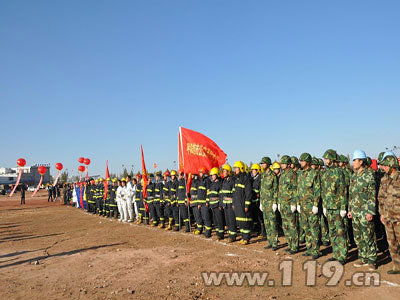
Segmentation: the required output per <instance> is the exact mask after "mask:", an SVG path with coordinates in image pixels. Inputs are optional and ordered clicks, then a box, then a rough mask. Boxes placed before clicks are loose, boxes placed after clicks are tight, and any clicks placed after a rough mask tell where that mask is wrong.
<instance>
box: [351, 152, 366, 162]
mask: <svg viewBox="0 0 400 300" xmlns="http://www.w3.org/2000/svg"><path fill="white" fill-rule="evenodd" d="M355 159H367V154H365V152H364V151H362V150H356V151H354V152H353V160H355Z"/></svg>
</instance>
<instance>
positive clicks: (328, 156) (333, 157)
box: [323, 149, 337, 160]
mask: <svg viewBox="0 0 400 300" xmlns="http://www.w3.org/2000/svg"><path fill="white" fill-rule="evenodd" d="M323 158H325V159H330V160H336V159H337V154H336V151H335V150H333V149H328V150H326V151H325V153H324V155H323Z"/></svg>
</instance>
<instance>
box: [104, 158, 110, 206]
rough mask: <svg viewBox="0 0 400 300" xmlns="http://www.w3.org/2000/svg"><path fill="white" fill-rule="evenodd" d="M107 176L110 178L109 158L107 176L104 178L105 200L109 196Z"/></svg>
mask: <svg viewBox="0 0 400 300" xmlns="http://www.w3.org/2000/svg"><path fill="white" fill-rule="evenodd" d="M107 178H110V172H109V170H108V160H107V167H106V176H105V178H104V200H105V199H106V198H107V193H108V181H107Z"/></svg>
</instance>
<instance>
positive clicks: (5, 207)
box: [0, 192, 400, 300]
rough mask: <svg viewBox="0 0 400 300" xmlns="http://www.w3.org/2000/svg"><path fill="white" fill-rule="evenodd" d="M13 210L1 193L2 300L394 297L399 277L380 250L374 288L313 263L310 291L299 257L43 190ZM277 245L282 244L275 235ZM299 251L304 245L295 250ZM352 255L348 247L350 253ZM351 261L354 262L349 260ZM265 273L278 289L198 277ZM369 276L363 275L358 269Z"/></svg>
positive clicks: (15, 201) (13, 201)
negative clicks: (108, 214) (287, 265)
mask: <svg viewBox="0 0 400 300" xmlns="http://www.w3.org/2000/svg"><path fill="white" fill-rule="evenodd" d="M26 202H27V204H26V205H25V206H20V205H19V194H17V195H15V196H13V197H12V198H8V197H7V196H0V286H1V289H0V299H242V300H243V299H374V298H378V299H399V298H400V297H399V295H400V275H387V274H386V271H387V270H388V269H389V268H390V267H391V265H390V262H389V259H388V258H387V253H379V261H380V263H381V265H380V266H379V269H378V272H379V273H380V274H381V278H380V285H379V286H372V287H365V286H364V287H358V286H351V287H348V286H345V281H346V279H349V278H351V276H352V274H353V273H354V272H358V271H360V269H356V268H354V267H353V265H352V264H353V263H352V262H351V263H348V264H346V265H345V267H344V275H343V278H342V280H341V281H340V282H339V284H338V285H337V286H334V287H327V286H326V285H325V284H326V283H327V282H328V278H325V277H324V275H322V274H321V264H323V263H324V262H325V261H326V259H327V258H329V257H331V254H330V253H329V252H330V247H328V248H324V249H323V252H324V254H326V255H325V256H323V257H321V258H319V259H318V267H317V272H316V280H317V281H316V286H314V287H308V286H306V285H305V277H306V275H305V274H306V273H305V271H303V269H302V267H303V265H302V264H303V263H304V262H305V261H306V260H307V258H306V257H303V256H302V255H301V254H302V253H304V252H301V253H299V254H296V255H293V256H290V255H288V254H287V253H286V252H284V249H285V247H283V248H282V249H279V250H278V251H276V252H273V251H271V250H265V249H264V247H265V246H266V245H267V243H266V242H265V241H264V240H260V239H258V238H255V239H253V240H252V243H251V244H250V245H247V246H242V245H239V244H238V243H233V244H228V243H227V242H226V241H221V242H219V241H216V240H215V239H212V240H207V239H205V238H204V236H195V235H193V234H192V233H183V232H167V231H165V230H161V229H158V228H151V227H150V226H146V225H137V224H132V223H120V222H118V221H117V220H115V219H113V220H109V219H107V218H103V217H100V216H95V215H89V214H87V213H85V212H84V211H82V210H80V209H77V208H73V207H69V206H64V205H62V204H61V203H60V202H58V203H48V202H47V198H46V195H45V192H40V193H39V194H38V195H37V197H35V198H34V199H31V198H30V193H27V199H26ZM280 241H281V244H284V238H283V237H280ZM302 250H304V247H303V248H302ZM352 255H353V257H354V256H355V249H352ZM285 259H292V260H293V277H292V280H293V282H292V285H291V286H282V271H280V270H279V264H280V262H282V261H283V260H285ZM354 259H355V257H354V258H353V260H354ZM204 271H205V272H213V271H216V272H231V271H236V272H256V271H262V272H268V273H269V275H268V279H273V280H275V286H269V285H268V284H265V285H264V286H250V285H248V284H247V283H245V284H244V285H243V286H234V287H231V286H228V285H227V284H226V283H223V284H222V285H220V286H206V285H205V283H204V282H203V279H202V272H204ZM363 271H367V272H368V270H367V269H366V270H363Z"/></svg>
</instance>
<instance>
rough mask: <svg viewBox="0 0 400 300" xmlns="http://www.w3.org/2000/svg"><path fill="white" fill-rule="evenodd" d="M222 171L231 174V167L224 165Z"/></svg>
mask: <svg viewBox="0 0 400 300" xmlns="http://www.w3.org/2000/svg"><path fill="white" fill-rule="evenodd" d="M222 170H227V171H228V172H229V173H231V172H232V167H231V166H230V165H229V164H224V165H223V166H222Z"/></svg>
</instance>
